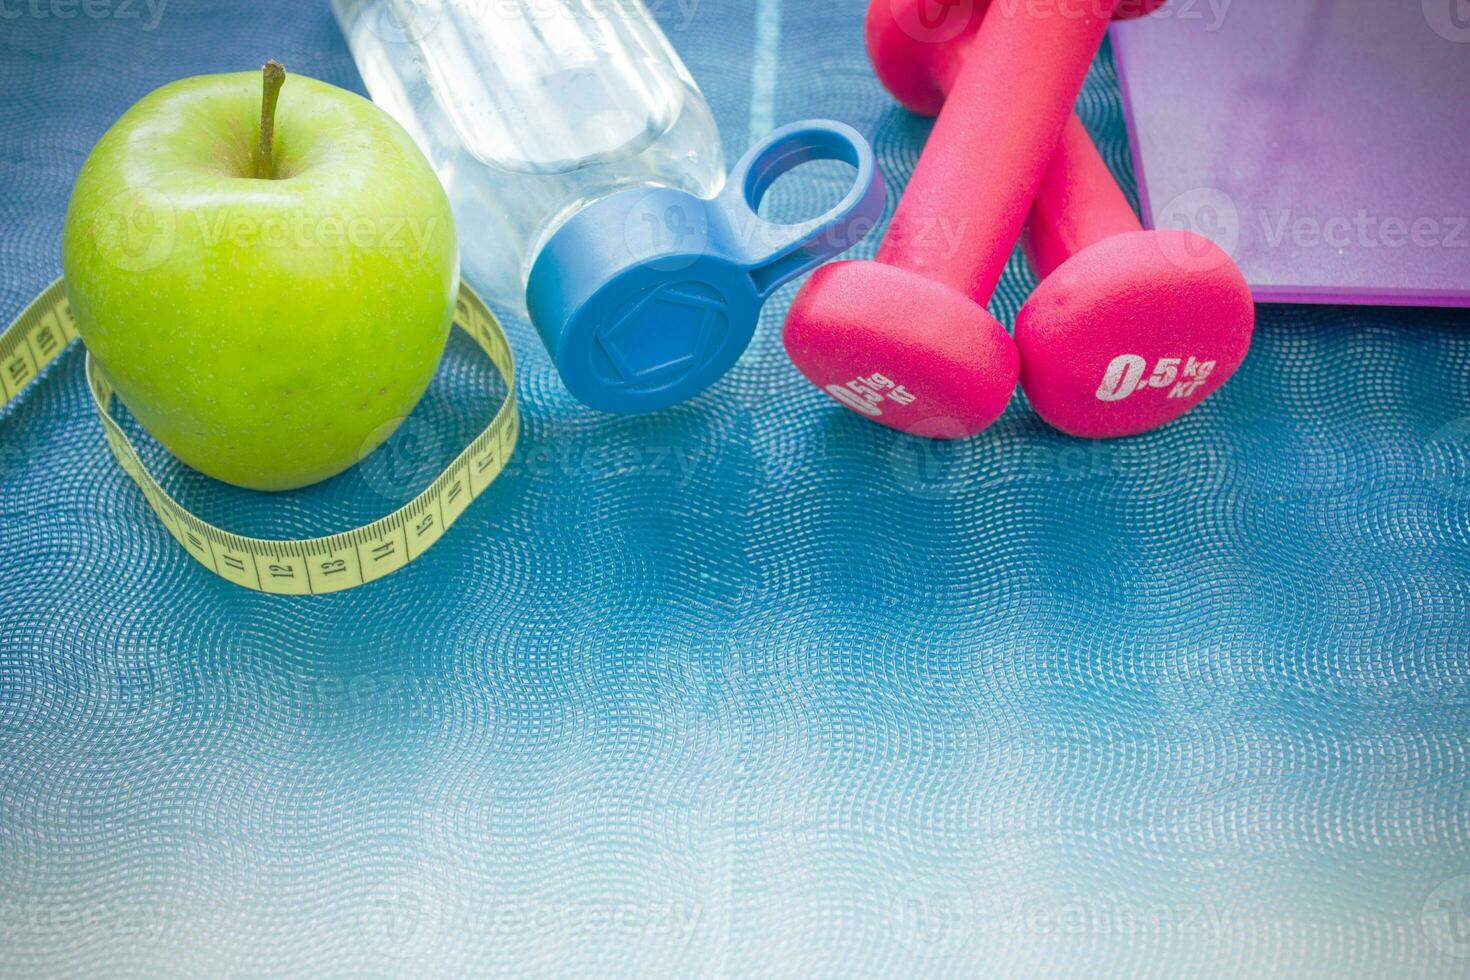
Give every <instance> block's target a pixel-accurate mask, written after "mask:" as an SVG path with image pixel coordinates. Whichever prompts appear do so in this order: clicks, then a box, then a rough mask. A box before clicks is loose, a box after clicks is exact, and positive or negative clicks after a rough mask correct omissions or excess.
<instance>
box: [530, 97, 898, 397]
mask: <svg viewBox="0 0 1470 980" xmlns="http://www.w3.org/2000/svg"><path fill="white" fill-rule="evenodd" d="M810 160H841V161H844V162H846V163H848V164H851V165H852V166H853V167H854V168H856V170H857V173H856V176H855V179H854V180H853V184H852V187H851V189H850V190H849V191H848V192H847V195H846V196H845V197H844V198H843V199H842V201H841V202H839V203H838V204H837V206H836V207H834V208H833V209H832V210H831V211H829V212H827V213H826V214H824V215H822V216H821V217H819V218H814V219H812V220H809V221H804V222H801V223H799V224H792V225H784V224H776V223H774V222H771V221H766V220H765V219H763V218H761V217H760V216H759V215H758V213H757V212H758V210H759V209H760V203H761V198H762V197H763V196H764V195H765V193H766V190H767V189H768V188H769V187H770V186H771V184H772V183H774V182H775V180H776V179H777V178H778V177H780V176H781V175H782V174H784V173H786V172H787V171H788V170H791V169H792V168H793V167H797V166H799V165H801V164H803V163H806V162H808V161H810ZM885 197H886V191H885V190H884V185H883V178H882V176H881V175H880V174H879V173H878V168H877V165H876V164H875V163H874V161H873V151H872V149H871V148H870V147H869V146H868V143H867V141H866V140H864V139H863V137H862V136H861V135H860V134H859V133H858V132H857V131H856V130H854V129H853V128H852V127H850V126H844V125H843V124H841V123H836V122H828V121H825V120H809V121H806V122H800V123H795V124H792V125H790V126H785V127H783V128H781V129H778V130H776V131H775V132H773V133H771V135H770V136H768V137H766V139H765V140H763V141H762V142H761V143H760V144H759V145H757V146H756V147H755V148H753V149H752V150H751V151H750V152H749V153H747V154H746V155H745V156H744V157H742V158H741V160H740V162H739V163H738V164H736V166H735V169H734V171H733V172H732V173H731V174H730V179H729V182H728V184H727V185H726V187H725V189H724V191H722V192H721V193H720V195H719V196H718V197H716V198H714V199H713V200H704V199H702V198H698V197H695V196H694V195H692V194H689V193H686V192H684V191H680V190H673V189H671V188H666V187H655V188H650V187H639V188H632V189H629V190H625V191H619V192H618V193H616V194H613V195H611V196H609V197H606V198H604V199H602V200H600V201H598V202H596V203H594V204H592V205H589V206H588V207H586V208H584V209H583V210H581V211H580V212H578V213H577V214H575V215H573V216H572V217H571V218H569V219H568V220H567V222H566V223H565V224H563V225H562V226H561V227H560V228H559V229H557V231H556V232H555V233H554V234H553V235H552V236H551V238H550V239H549V240H548V241H547V242H546V245H545V246H544V247H543V248H542V249H541V251H540V253H539V254H538V255H537V256H536V260H535V262H534V263H533V264H532V266H531V276H530V280H529V282H528V284H527V288H526V305H527V307H528V308H529V309H530V312H531V321H532V322H533V323H534V324H535V325H536V329H537V330H538V331H540V333H541V338H542V340H543V341H545V343H546V347H547V349H548V350H549V351H551V356H552V358H553V360H555V361H556V366H557V370H558V371H560V373H561V376H562V380H563V381H565V382H566V386H567V388H568V390H570V391H571V393H572V394H573V395H575V396H577V398H579V399H580V400H582V401H583V402H585V403H586V404H588V405H590V406H592V407H593V408H597V409H602V410H603V411H608V412H621V413H625V414H636V413H639V412H651V411H655V410H657V409H660V408H667V407H668V406H670V405H676V404H678V403H679V402H682V401H684V400H685V399H688V398H692V397H693V396H695V395H697V394H699V393H700V392H701V391H703V390H704V389H705V388H707V387H709V386H710V385H711V384H713V383H714V382H715V381H716V380H718V379H719V378H720V377H721V376H722V375H724V373H725V372H726V371H728V370H729V369H730V367H731V365H733V364H734V363H735V361H736V360H737V359H738V358H739V357H740V355H741V353H742V352H743V351H744V350H745V347H746V345H747V344H748V343H749V342H750V338H751V335H752V334H753V333H754V332H755V326H756V321H757V318H758V317H759V315H760V309H761V305H762V304H764V303H765V301H766V298H767V297H768V296H770V295H771V293H772V292H774V291H775V290H776V288H777V287H779V286H780V285H781V284H782V283H785V282H786V281H788V280H790V279H792V278H794V277H796V276H798V275H801V274H802V273H803V272H806V271H808V270H810V269H812V268H814V267H816V266H818V265H820V264H821V263H822V262H824V261H826V260H827V259H829V258H831V257H833V256H835V255H839V254H841V253H842V252H844V251H846V250H847V249H848V248H850V247H851V246H852V245H854V244H856V243H857V242H858V241H860V240H861V239H862V237H863V236H864V235H866V234H867V233H868V232H869V231H870V230H872V228H873V226H874V224H875V223H876V222H877V220H878V218H879V216H880V215H881V214H882V211H883V204H884V200H885Z"/></svg>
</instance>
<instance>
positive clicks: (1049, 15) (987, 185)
mask: <svg viewBox="0 0 1470 980" xmlns="http://www.w3.org/2000/svg"><path fill="white" fill-rule="evenodd" d="M1159 2H1161V0H1132V2H1130V3H1128V4H1127V5H1126V8H1127V9H1126V13H1127V15H1129V16H1132V15H1136V14H1139V13H1144V12H1147V11H1148V10H1151V9H1153V7H1155V6H1157V5H1158V3H1159ZM1116 9H1118V0H1041V2H1036V0H1018V2H1013V3H1010V2H1008V3H1001V4H997V5H996V6H995V8H994V9H993V10H990V11H989V16H984V17H983V18H982V14H985V13H986V10H985V4H984V3H983V2H978V3H972V4H966V3H964V2H960V3H957V4H956V3H951V4H950V5H949V6H948V7H947V8H944V9H943V11H942V16H941V18H940V19H939V21H937V22H936V21H935V20H934V18H933V16H932V14H933V10H934V8H933V5H932V2H931V0H872V3H871V4H870V5H869V7H868V20H867V36H868V49H869V53H870V55H871V56H872V58H873V62H874V65H875V67H876V69H877V71H878V76H879V78H881V79H882V80H883V82H884V84H885V85H887V86H888V88H889V89H890V90H891V91H892V92H893V93H894V94H895V95H896V96H898V98H899V99H900V100H901V101H903V102H904V103H905V104H906V105H908V106H909V107H910V108H913V109H916V110H919V111H932V110H934V109H936V108H938V107H939V105H940V104H941V103H942V104H943V109H942V110H941V111H940V112H939V119H938V120H937V121H936V122H935V124H934V130H933V132H932V134H931V135H930V137H929V143H928V145H927V147H926V148H925V150H924V153H923V155H922V156H921V157H920V158H919V162H918V165H917V166H916V167H915V168H914V173H913V176H912V177H911V178H910V180H909V184H908V188H907V189H906V191H905V192H904V195H903V199H902V200H901V201H900V202H899V205H898V209H897V211H896V212H895V213H894V216H893V220H892V222H891V223H890V225H889V228H888V233H887V236H886V237H885V238H884V241H883V244H882V246H881V247H880V248H879V251H878V256H877V260H876V261H874V262H838V263H834V264H832V265H828V266H825V267H823V268H821V269H819V270H818V271H817V272H816V274H815V275H813V276H812V278H811V279H810V280H808V281H807V283H806V285H805V286H804V287H802V290H801V292H800V293H798V294H797V297H796V300H795V301H794V302H793V304H792V307H791V312H790V314H789V315H788V316H787V319H786V327H785V333H784V340H785V344H786V350H787V352H788V353H789V354H790V355H791V359H792V360H793V361H794V362H795V363H796V366H797V367H798V368H800V369H801V372H802V373H803V374H805V375H806V376H807V378H809V379H810V380H811V381H812V382H814V383H815V384H816V385H817V386H818V387H820V388H822V389H823V390H824V391H826V392H827V393H828V394H830V395H831V396H832V397H834V398H836V399H837V400H838V401H840V402H842V403H843V404H845V405H847V406H848V407H850V408H853V409H855V410H857V411H859V412H862V413H863V414H865V415H867V416H869V417H871V418H873V419H874V420H875V421H877V422H880V423H882V424H884V425H888V426H891V427H893V428H896V429H902V430H904V431H906V432H912V433H914V434H916V435H927V436H931V437H936V438H963V437H966V436H970V435H974V434H975V433H977V432H979V431H981V430H982V429H984V428H985V427H986V426H988V425H990V423H991V422H993V421H995V419H996V418H997V417H998V416H999V415H1000V413H1001V412H1002V411H1003V410H1004V409H1005V406H1006V403H1007V402H1008V401H1009V400H1010V397H1011V394H1012V392H1013V391H1014V390H1015V387H1016V380H1017V377H1018V375H1019V372H1020V365H1019V356H1018V354H1017V350H1016V345H1015V343H1014V342H1013V341H1012V340H1011V338H1010V335H1009V334H1007V333H1006V331H1005V328H1004V327H1002V326H1001V325H1000V324H999V323H998V322H997V321H996V320H995V318H994V317H992V316H991V315H990V314H989V313H988V312H987V311H986V310H985V306H984V304H985V303H986V302H987V301H988V300H989V299H990V296H991V293H992V292H993V291H994V290H995V286H996V283H997V282H999V281H1000V276H1001V273H1002V272H1003V271H1004V269H1005V265H1006V261H1007V260H1008V258H1009V257H1010V254H1011V251H1012V249H1013V248H1014V246H1015V243H1016V239H1017V238H1018V237H1019V236H1020V233H1021V228H1022V226H1023V224H1024V222H1025V220H1026V211H1027V208H1028V207H1029V206H1030V204H1031V200H1032V198H1033V197H1034V196H1035V194H1036V191H1037V189H1038V188H1039V187H1040V185H1041V182H1042V178H1043V176H1044V174H1045V172H1046V168H1047V164H1048V162H1049V161H1050V159H1051V156H1052V152H1053V150H1054V149H1055V148H1056V145H1057V141H1058V138H1059V137H1060V135H1061V132H1062V128H1063V124H1064V123H1065V122H1066V120H1067V117H1068V115H1069V114H1070V113H1071V109H1072V103H1073V101H1074V100H1075V99H1076V97H1077V94H1078V92H1080V91H1081V89H1082V82H1083V80H1084V79H1085V77H1086V75H1087V69H1088V67H1089V65H1090V64H1091V63H1092V57H1093V54H1094V53H1095V52H1096V51H1097V48H1098V46H1099V45H1100V44H1101V43H1102V39H1103V35H1104V33H1105V32H1106V31H1107V26H1108V22H1109V20H1110V19H1111V18H1112V16H1113V14H1114V12H1115V10H1116ZM977 25H978V26H977ZM946 93H947V98H946V97H945V96H946Z"/></svg>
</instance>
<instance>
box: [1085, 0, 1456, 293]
mask: <svg viewBox="0 0 1470 980" xmlns="http://www.w3.org/2000/svg"><path fill="white" fill-rule="evenodd" d="M1113 50H1114V54H1115V57H1116V61H1117V65H1118V74H1119V77H1120V80H1121V82H1122V88H1123V101H1124V107H1125V110H1126V112H1127V113H1128V122H1129V131H1130V137H1131V140H1132V144H1133V155H1134V164H1135V167H1136V171H1137V174H1138V189H1139V199H1140V204H1141V208H1142V210H1143V217H1144V223H1145V224H1148V225H1150V226H1151V227H1173V228H1190V229H1192V230H1194V231H1198V232H1200V233H1202V234H1204V235H1206V236H1207V237H1209V238H1211V239H1214V240H1215V241H1216V243H1217V244H1219V245H1221V246H1222V247H1223V248H1225V250H1226V251H1228V252H1230V253H1231V254H1232V255H1233V256H1234V257H1235V259H1236V261H1237V262H1239V263H1240V267H1241V270H1242V271H1243V272H1244V273H1245V277H1246V279H1247V281H1248V282H1249V283H1250V284H1251V288H1252V290H1253V292H1254V293H1255V296H1256V299H1257V300H1260V301H1263V302H1302V303H1392V304H1406V305H1427V306H1470V0H1170V2H1169V3H1168V4H1167V5H1165V6H1164V7H1163V8H1161V9H1160V10H1159V11H1158V12H1156V13H1155V14H1153V15H1152V16H1150V17H1146V18H1143V19H1141V20H1137V21H1131V22H1127V23H1121V24H1118V25H1116V26H1115V27H1114V28H1113Z"/></svg>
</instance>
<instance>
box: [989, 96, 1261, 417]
mask: <svg viewBox="0 0 1470 980" xmlns="http://www.w3.org/2000/svg"><path fill="white" fill-rule="evenodd" d="M1021 241H1022V245H1023V246H1024V248H1025V250H1026V254H1027V256H1028V257H1029V258H1030V259H1031V264H1032V266H1033V267H1034V268H1035V270H1036V274H1037V276H1039V277H1041V280H1042V281H1041V285H1040V286H1038V287H1037V289H1036V292H1034V293H1033V294H1032V295H1031V298H1030V299H1028V300H1027V301H1026V304H1025V306H1023V307H1022V308H1021V312H1020V314H1019V315H1018V316H1017V317H1016V345H1017V346H1018V347H1019V348H1020V350H1021V387H1022V388H1023V389H1024V390H1025V392H1026V398H1027V399H1028V400H1029V401H1030V402H1031V407H1032V408H1034V409H1036V413H1037V414H1038V415H1040V416H1041V417H1042V418H1044V419H1046V421H1047V422H1049V423H1051V424H1052V425H1054V426H1056V427H1057V428H1058V429H1061V430H1062V431H1063V432H1069V433H1071V434H1072V435H1077V436H1088V437H1091V438H1103V437H1108V436H1126V435H1133V434H1135V433H1139V432H1147V431H1148V430H1149V429H1154V428H1157V427H1158V426H1161V425H1163V424H1165V423H1166V422H1171V421H1173V420H1174V419H1176V418H1178V417H1179V416H1181V415H1183V414H1184V413H1185V412H1188V411H1189V410H1190V409H1192V408H1194V407H1195V406H1196V405H1198V404H1199V403H1200V402H1202V401H1204V400H1205V399H1206V398H1208V397H1209V395H1210V394H1211V393H1212V392H1213V391H1215V389H1217V388H1219V387H1220V386H1221V385H1222V384H1224V383H1225V381H1226V380H1227V379H1229V377H1230V375H1232V374H1234V373H1235V369H1236V368H1237V367H1239V366H1240V362H1241V361H1242V360H1244V359H1245V354H1246V351H1247V350H1248V349H1249V348H1250V343H1251V333H1252V331H1253V330H1254V329H1255V323H1256V308H1255V305H1254V303H1253V302H1252V300H1251V294H1250V288H1249V287H1248V286H1247V285H1246V283H1245V277H1244V276H1242V275H1241V274H1240V270H1239V269H1238V268H1237V267H1236V265H1235V263H1234V262H1233V261H1231V259H1230V256H1229V255H1227V254H1225V252H1224V251H1223V250H1222V249H1221V248H1220V247H1219V246H1217V245H1216V244H1215V243H1214V242H1212V241H1210V240H1209V239H1208V238H1205V237H1203V236H1201V235H1196V234H1194V233H1193V232H1189V231H1172V230H1157V231H1144V230H1143V228H1142V226H1141V225H1140V224H1139V223H1138V218H1137V217H1135V216H1134V214H1133V209H1132V208H1131V207H1130V206H1129V204H1128V199H1127V198H1125V197H1124V196H1123V192H1122V191H1121V190H1119V189H1118V184H1117V182H1116V181H1114V180H1113V175H1112V174H1111V173H1109V172H1108V168H1107V165H1106V164H1105V163H1103V159H1102V157H1101V156H1099V155H1098V152H1097V148H1096V147H1095V146H1093V144H1092V139H1091V138H1090V137H1089V136H1088V135H1087V130H1086V129H1084V128H1083V126H1082V121H1081V120H1080V119H1078V118H1077V117H1076V116H1075V115H1074V116H1073V117H1072V118H1071V119H1070V120H1069V121H1068V123H1067V128H1066V130H1065V131H1064V132H1063V134H1062V139H1061V142H1060V143H1059V144H1058V146H1057V151H1056V155H1055V156H1053V157H1052V162H1051V166H1050V168H1048V170H1047V173H1046V177H1045V178H1044V179H1043V180H1042V183H1041V189H1040V190H1039V191H1038V192H1037V195H1036V200H1035V201H1034V202H1033V203H1032V205H1031V216H1030V218H1029V219H1027V223H1026V231H1025V233H1024V235H1023V236H1022V239H1021Z"/></svg>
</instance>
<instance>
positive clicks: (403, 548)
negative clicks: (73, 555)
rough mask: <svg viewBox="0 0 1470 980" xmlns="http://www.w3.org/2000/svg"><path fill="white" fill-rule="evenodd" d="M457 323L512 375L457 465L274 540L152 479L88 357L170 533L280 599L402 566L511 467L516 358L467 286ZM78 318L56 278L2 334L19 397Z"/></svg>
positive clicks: (112, 441) (136, 471) (229, 574)
mask: <svg viewBox="0 0 1470 980" xmlns="http://www.w3.org/2000/svg"><path fill="white" fill-rule="evenodd" d="M454 323H455V326H457V327H459V328H460V329H462V330H464V331H465V332H466V333H468V334H469V335H470V337H471V338H473V339H474V341H475V343H476V344H478V345H479V347H480V349H481V350H482V351H484V352H485V355H486V356H487V357H489V359H490V363H491V364H492V365H494V367H495V370H496V372H497V373H498V374H499V375H500V377H501V378H502V379H503V380H504V381H505V387H506V395H505V400H504V401H503V402H501V405H500V408H499V410H497V411H496V413H495V417H494V418H493V419H491V420H490V424H489V425H488V426H486V427H485V429H484V431H482V432H481V433H480V434H479V435H478V436H476V437H475V440H474V441H473V442H471V443H470V444H469V446H467V447H466V448H465V450H464V451H463V452H461V453H460V454H459V455H458V456H457V457H455V459H454V462H452V463H450V464H449V465H448V466H447V467H446V468H445V469H444V471H443V472H442V473H440V474H439V476H438V477H437V478H436V479H435V480H434V482H433V483H431V484H429V486H428V488H427V489H425V490H424V491H423V492H422V493H420V494H419V495H418V496H417V497H415V498H414V499H413V500H410V501H409V502H408V503H406V504H404V505H403V506H402V507H400V508H398V510H396V511H394V512H393V513H391V514H389V515H388V516H387V517H384V518H381V519H380V520H377V521H374V522H373V523H371V524H368V525H366V526H364V527H359V528H356V529H355V530H351V531H343V532H341V533H340V534H329V535H326V536H325V537H319V538H306V539H302V540H281V541H272V540H267V539H264V538H247V537H242V536H240V535H238V534H231V533H230V532H228V531H224V530H221V529H220V528H217V527H215V526H214V525H213V524H210V523H208V522H207V521H204V520H201V519H200V518H198V517H196V516H194V514H193V513H191V512H190V511H189V510H188V509H187V508H185V507H184V506H183V505H182V504H180V503H179V502H178V501H177V500H175V499H174V498H173V497H171V496H169V494H168V492H167V491H166V490H164V489H163V487H162V486H160V485H159V483H158V481H157V480H156V479H154V477H153V474H151V473H149V472H148V469H147V467H145V466H144V465H143V461H142V459H141V458H139V456H138V452H137V450H136V449H135V448H134V446H133V444H132V441H131V440H129V439H128V436H127V433H125V432H124V431H123V430H122V427H121V426H120V425H118V423H117V420H116V419H114V418H113V417H112V412H111V410H110V409H111V405H112V396H113V389H112V385H111V384H109V383H108V381H107V378H106V377H105V376H104V375H103V373H102V371H101V369H100V368H99V367H98V366H97V362H96V361H94V360H93V359H92V357H91V355H90V354H89V355H88V356H87V388H88V390H89V391H90V392H91V393H92V401H93V403H94V404H95V406H96V408H97V414H98V416H99V417H100V418H101V419H102V428H103V433H104V435H106V437H107V445H108V447H109V448H110V449H111V450H112V455H113V456H115V457H116V458H117V461H118V463H119V464H121V465H122V468H123V469H124V470H125V471H126V472H127V474H128V476H130V477H132V479H133V482H134V483H136V484H137V485H138V487H139V489H141V490H142V491H143V496H144V497H146V498H147V500H148V506H149V507H151V508H152V509H153V512H154V513H155V514H157V515H158V519H159V520H160V521H161V522H162V523H163V526H164V527H165V528H166V529H167V530H168V532H169V534H171V535H173V536H174V539H175V540H177V541H178V542H179V544H181V545H183V546H184V550H185V551H187V552H188V553H189V554H190V555H192V556H193V557H194V559H195V560H196V561H198V562H199V563H200V564H201V565H203V566H204V567H205V568H207V569H209V570H210V571H212V572H214V573H215V574H216V575H218V576H220V577H221V578H223V579H228V580H229V581H231V582H234V583H235V584H236V585H243V586H244V587H245V588H247V589H256V590H259V591H261V592H273V593H277V594H281V595H308V594H321V593H325V592H341V591H342V590H343V589H350V588H353V587H355V586H358V585H363V584H365V583H368V582H372V581H375V580H376V579H380V578H382V577H383V576H384V575H387V574H388V573H390V572H395V571H397V570H398V569H400V568H402V567H403V566H405V565H407V564H408V563H409V562H411V561H413V560H414V559H415V558H417V557H418V556H419V555H422V554H423V553H424V552H425V551H427V550H428V549H429V547H430V546H431V545H433V543H434V542H435V541H438V540H439V538H440V537H441V536H442V535H443V534H444V532H445V531H446V530H448V528H449V526H450V525H451V524H453V523H454V522H455V521H456V520H458V519H459V516H460V515H461V514H463V513H464V511H465V508H467V507H468V506H469V505H470V501H472V500H474V499H475V498H476V497H478V496H479V495H480V494H481V493H483V492H484V491H485V488H486V487H488V486H490V484H491V483H492V482H494V480H495V478H496V477H497V476H499V475H500V473H501V471H502V470H504V469H505V464H506V463H507V462H508V461H509V460H510V457H511V454H512V453H513V452H514V451H515V446H516V439H517V437H518V436H519V434H520V413H519V412H518V411H517V408H516V391H515V359H514V357H513V356H512V354H511V350H510V344H509V342H508V341H507V340H506V338H505V331H504V330H503V329H502V328H501V326H500V322H499V321H498V320H496V319H495V314H493V313H491V312H490V308H489V307H488V306H486V305H485V303H484V301H483V300H481V299H480V297H479V296H477V295H476V294H475V292H474V290H472V289H470V287H469V286H461V288H460V295H459V303H458V305H457V306H456V309H455V316H454ZM76 339H77V331H76V324H75V323H74V322H73V321H72V317H71V309H70V307H69V306H68V305H67V301H66V292H65V290H64V289H63V287H62V282H61V280H59V279H58V280H57V281H56V282H54V283H52V284H51V285H50V286H49V287H48V288H47V289H46V291H45V292H43V293H42V294H41V295H40V296H39V297H37V298H36V300H35V302H33V303H31V305H30V306H28V307H27V308H26V309H25V311H24V312H23V313H21V315H20V316H19V318H17V319H16V321H15V322H14V323H12V324H11V325H10V326H9V327H7V328H6V329H5V330H4V332H0V384H3V388H4V392H5V397H4V400H3V401H0V405H3V404H5V403H7V402H9V401H10V400H11V399H13V398H15V397H17V396H18V395H19V394H20V393H21V392H22V391H23V390H24V389H25V388H26V386H27V385H29V384H30V383H31V382H32V381H34V380H35V379H36V377H37V376H38V375H39V374H40V373H41V370H42V369H43V368H45V367H46V365H47V364H49V363H51V362H52V361H53V360H55V359H56V358H57V357H58V356H59V355H60V354H61V352H62V351H63V350H65V349H66V347H67V345H69V344H70V343H71V342H72V341H73V340H76Z"/></svg>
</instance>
